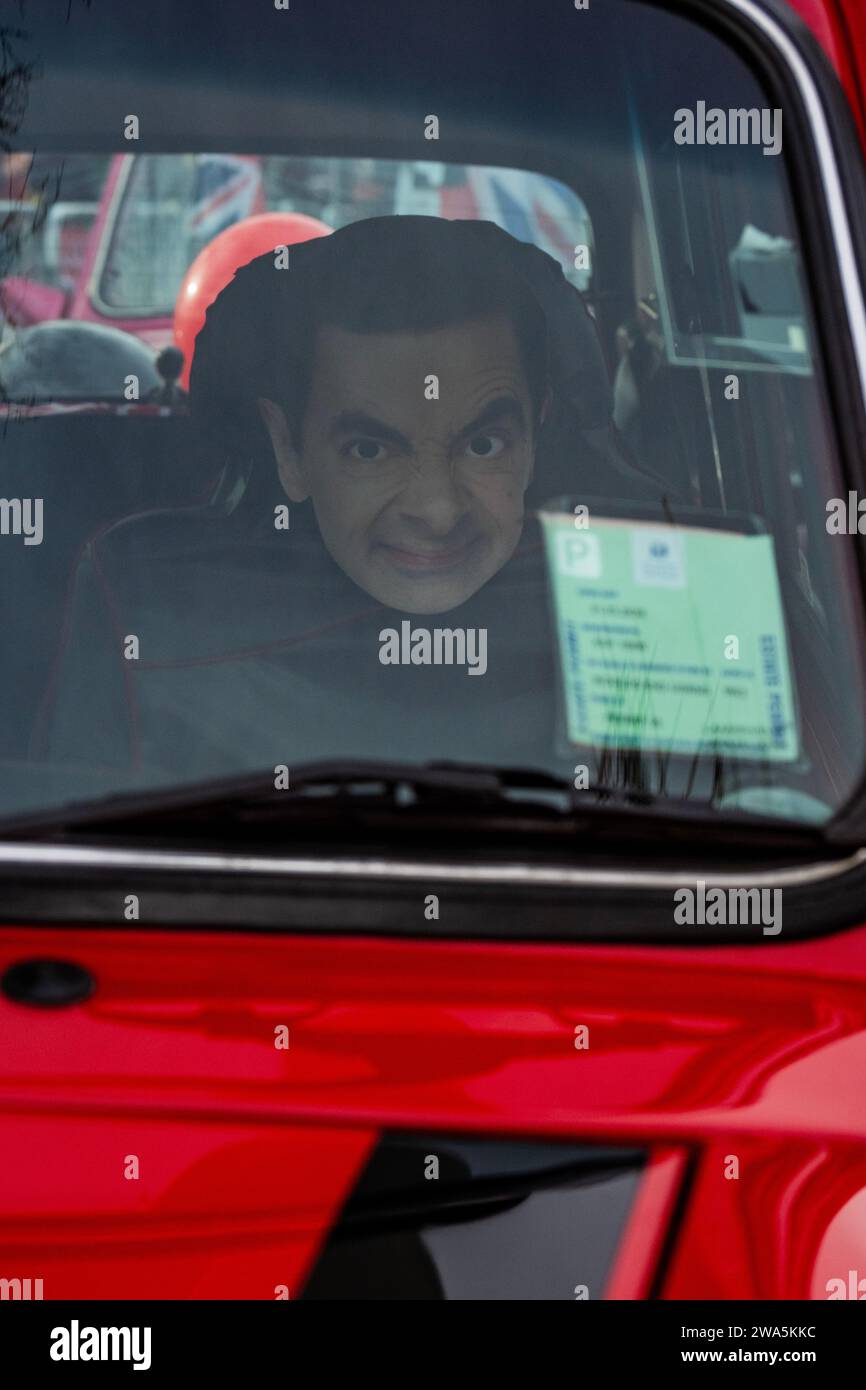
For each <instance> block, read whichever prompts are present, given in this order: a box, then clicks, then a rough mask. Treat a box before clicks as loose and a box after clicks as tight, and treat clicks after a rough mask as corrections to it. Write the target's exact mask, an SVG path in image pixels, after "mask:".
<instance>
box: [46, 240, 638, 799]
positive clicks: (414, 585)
mask: <svg viewBox="0 0 866 1390" xmlns="http://www.w3.org/2000/svg"><path fill="white" fill-rule="evenodd" d="M284 261H285V258H284V257H281V256H279V255H276V256H275V255H267V256H264V257H259V258H257V259H256V260H254V261H253V262H251V263H250V264H249V265H247V266H245V267H244V268H243V269H241V270H240V271H238V272H237V274H236V275H235V277H234V279H233V280H232V282H231V283H230V285H229V286H228V287H227V288H226V289H224V290H223V292H222V293H221V294H220V295H219V296H218V297H217V299H216V301H215V302H214V303H213V304H212V305H211V306H210V308H209V309H208V312H207V317H206V321H205V326H204V328H203V329H202V331H201V332H200V334H199V336H198V339H197V342H196V349H195V356H194V359H193V365H192V372H191V377H190V403H191V408H192V411H193V416H194V420H195V422H196V425H197V428H198V432H199V436H200V440H201V444H202V447H203V448H204V449H206V450H208V451H209V452H210V454H211V455H212V457H213V459H214V461H215V462H221V463H223V464H224V473H225V476H224V479H223V484H222V486H221V488H220V490H219V494H218V498H217V500H216V501H215V502H214V503H212V504H211V505H209V506H207V507H205V508H192V509H186V510H185V511H183V510H179V511H177V512H174V513H155V514H150V515H144V516H142V517H137V518H131V519H129V520H126V521H124V522H122V523H120V524H119V525H117V526H115V527H113V528H112V529H111V530H109V531H108V532H107V533H105V534H104V535H103V536H101V537H100V538H99V539H98V541H97V542H96V544H95V546H94V547H92V549H91V553H90V555H89V556H88V557H87V558H86V560H85V562H84V564H83V565H82V566H81V568H80V571H79V575H78V579H77V584H76V593H75V596H74V599H73V604H72V607H73V613H72V616H71V618H70V621H69V622H68V623H67V629H66V630H67V634H68V638H67V651H66V657H65V660H64V663H63V664H62V672H61V675H60V679H59V681H58V688H59V689H60V690H61V693H63V692H65V699H64V700H60V701H59V702H58V708H57V711H56V715H55V717H54V718H53V720H52V735H51V743H52V746H53V747H54V748H55V750H57V751H60V750H61V749H65V750H66V751H67V752H77V753H78V754H79V756H82V755H83V756H86V757H88V758H89V757H92V756H93V748H94V746H95V747H97V748H98V749H99V755H100V758H101V759H102V760H103V761H108V762H115V761H117V760H118V759H121V760H130V761H133V762H136V763H138V764H139V765H140V766H141V767H142V768H144V769H146V768H148V767H151V766H152V767H160V768H170V769H171V772H172V775H173V776H175V777H181V776H189V777H194V776H207V775H212V776H213V775H218V774H219V773H221V772H225V771H229V770H235V769H240V768H252V767H256V766H267V765H269V764H271V765H273V764H275V763H284V762H291V761H292V760H298V759H305V760H308V759H310V758H314V757H346V756H354V757H358V756H368V757H382V756H393V757H401V756H402V757H406V758H411V759H415V758H420V759H422V760H429V759H431V758H435V757H441V758H455V759H456V758H461V759H468V760H470V761H477V760H479V759H483V758H484V757H485V756H488V757H490V758H492V759H494V760H496V761H498V762H501V761H502V753H503V747H507V748H508V749H509V750H510V752H511V754H512V755H513V760H514V762H515V763H520V762H523V763H544V762H545V761H546V760H549V759H550V756H551V748H552V740H553V729H554V725H555V700H556V696H555V692H556V688H557V680H556V657H555V638H554V635H553V632H552V626H551V623H550V619H549V593H548V586H547V580H546V574H545V566H544V556H543V545H542V541H541V537H540V535H539V534H538V529H537V525H536V523H534V522H533V521H532V520H531V519H530V518H528V517H527V510H526V497H527V495H528V492H529V490H530V488H531V487H532V486H533V481H534V485H535V487H536V489H537V492H538V494H539V495H540V496H541V497H547V496H550V495H551V494H553V493H556V492H559V493H562V492H564V491H566V490H570V491H572V492H577V491H582V490H586V491H589V492H593V491H594V492H596V493H598V492H599V491H604V492H606V493H607V494H608V495H612V494H615V493H616V492H617V491H619V493H620V495H621V496H624V497H628V496H629V495H631V496H638V497H641V496H648V495H649V496H656V497H657V496H658V491H657V489H655V490H654V489H653V486H652V484H649V483H647V481H646V480H642V481H641V480H638V479H635V478H634V477H630V476H629V475H628V474H627V472H623V473H622V475H616V472H615V470H611V469H610V468H609V467H608V468H607V472H606V477H605V481H604V484H603V485H602V487H599V484H598V482H597V480H593V478H592V473H591V465H590V458H591V452H592V451H591V450H590V449H589V447H588V445H587V444H586V442H585V437H584V433H583V430H584V429H585V427H587V426H588V425H593V424H594V425H596V426H601V427H602V428H603V426H604V425H605V423H608V424H609V411H610V400H609V392H608V388H607V383H606V379H605V375H604V367H603V363H602V362H601V359H600V354H599V351H598V347H597V345H596V342H595V334H594V328H593V325H592V323H591V321H590V320H589V318H588V315H587V313H586V310H585V308H584V306H583V303H582V300H581V299H580V296H579V295H578V294H577V291H576V290H574V289H573V288H572V287H571V286H570V285H569V284H568V283H567V281H566V280H565V278H564V276H563V274H562V271H561V270H560V268H559V266H558V264H557V263H556V262H554V261H552V260H551V258H549V257H548V256H546V255H545V254H544V253H543V252H540V251H538V250H537V249H536V248H534V247H531V246H527V245H523V244H522V243H519V242H516V241H514V239H513V238H511V237H509V236H508V235H507V234H506V233H504V232H502V231H500V230H499V229H498V228H496V227H493V226H492V225H491V224H484V223H471V222H464V223H452V222H446V221H444V220H441V219H436V218H415V217H392V218H377V219H370V220H369V221H365V222H361V223H355V224H352V225H350V226H348V227H345V228H343V229H342V230H340V231H338V232H336V233H334V234H333V235H332V236H329V237H323V238H321V239H319V240H317V241H313V242H308V243H305V244H304V245H302V246H298V247H294V246H293V247H292V248H291V249H290V255H289V263H288V265H285V264H284ZM281 262H282V264H281ZM593 353H594V354H595V356H594V357H593ZM557 470H558V471H557ZM539 474H541V475H542V476H541V478H540V479H539ZM629 489H631V492H629ZM641 489H642V491H641ZM287 507H288V509H289V517H288V525H286V520H285V515H284V514H285V510H286V508H287ZM439 615H441V619H440V617H439ZM407 629H408V632H407ZM455 633H456V634H457V637H456V638H455V637H454V634H455ZM388 634H391V636H390V637H389V636H388ZM443 634H447V635H448V636H447V640H446V641H445V642H444V644H443V643H440V644H439V645H438V646H437V641H438V638H439V637H440V636H442V635H443ZM461 634H462V637H461V636H460V635H461ZM395 636H397V637H398V638H399V640H398V642H397V648H398V652H397V655H396V656H395V654H394V641H393V638H394V637H395ZM127 638H134V639H135V641H134V643H133V644H132V645H131V647H130V644H129V643H128V642H126V639H127ZM407 644H408V645H407ZM449 651H450V652H451V653H452V657H453V659H451V660H449V657H448V652H449ZM437 652H438V653H439V657H440V658H441V659H437ZM443 653H444V655H443ZM461 653H462V656H461ZM76 668H77V670H76ZM470 674H476V675H483V676H484V679H483V680H472V679H467V676H468V675H470ZM70 695H71V698H70ZM64 705H65V709H64Z"/></svg>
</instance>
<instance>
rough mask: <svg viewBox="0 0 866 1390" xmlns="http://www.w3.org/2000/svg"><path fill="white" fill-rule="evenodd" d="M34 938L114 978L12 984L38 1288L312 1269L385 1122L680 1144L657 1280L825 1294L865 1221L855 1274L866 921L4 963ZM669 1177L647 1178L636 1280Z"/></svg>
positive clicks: (8, 1150) (10, 1217)
mask: <svg viewBox="0 0 866 1390" xmlns="http://www.w3.org/2000/svg"><path fill="white" fill-rule="evenodd" d="M527 929H528V930H529V929H530V926H529V925H528V928H527ZM33 955H50V956H63V957H65V958H71V959H73V960H75V961H77V962H78V963H80V964H82V965H84V966H86V967H87V968H88V969H89V970H91V971H92V972H93V974H94V976H95V977H96V980H97V982H98V986H97V990H96V992H95V994H94V995H93V997H92V998H91V999H90V1000H89V1001H88V1002H86V1003H84V1004H81V1005H78V1006H75V1007H73V1008H70V1009H62V1010H58V1011H40V1010H35V1009H32V1008H28V1007H25V1006H23V1005H16V1004H12V1003H10V1002H8V1001H5V1000H4V1001H3V1002H2V1003H0V1036H2V1038H3V1066H2V1069H0V1116H2V1117H3V1118H2V1128H3V1130H4V1134H3V1137H2V1140H0V1153H2V1155H3V1158H2V1166H3V1175H2V1182H0V1231H2V1236H0V1262H2V1264H3V1267H4V1269H3V1271H2V1272H6V1273H7V1277H10V1276H11V1275H14V1274H19V1275H20V1277H26V1276H27V1275H28V1274H31V1275H32V1276H33V1277H41V1278H43V1279H45V1280H46V1296H47V1297H51V1296H54V1297H61V1296H64V1295H67V1294H68V1295H76V1296H79V1295H82V1296H83V1295H85V1294H87V1295H90V1296H96V1294H97V1293H99V1292H101V1293H103V1294H104V1293H108V1292H110V1290H111V1287H113V1286H114V1281H115V1280H116V1278H118V1277H119V1275H118V1271H120V1270H122V1280H123V1289H124V1296H128V1297H130V1298H133V1297H145V1296H148V1295H152V1293H153V1291H154V1290H159V1289H162V1290H163V1291H164V1293H165V1295H166V1296H175V1297H195V1296H206V1297H218V1296H222V1297H233V1298H234V1297H249V1298H256V1297H273V1294H272V1293H268V1292H267V1290H265V1292H263V1291H262V1290H263V1286H264V1285H267V1287H268V1288H269V1287H270V1283H269V1281H270V1280H271V1279H272V1278H273V1282H274V1284H277V1283H286V1284H288V1285H289V1287H290V1288H292V1287H295V1286H296V1285H297V1281H298V1278H299V1277H300V1271H301V1270H302V1269H303V1268H304V1267H305V1265H306V1262H307V1261H308V1260H309V1259H310V1258H311V1256H312V1253H313V1251H314V1249H315V1247H316V1245H317V1243H318V1241H320V1240H321V1238H322V1236H323V1234H324V1232H325V1230H326V1228H327V1226H328V1224H329V1222H330V1221H331V1220H332V1218H333V1214H334V1212H335V1210H336V1208H337V1206H338V1204H339V1202H340V1200H341V1198H342V1196H343V1195H344V1193H345V1191H346V1189H347V1187H348V1186H349V1185H351V1182H352V1179H353V1177H354V1175H355V1174H356V1173H357V1171H358V1168H359V1166H360V1165H361V1163H362V1162H363V1160H364V1157H365V1155H366V1153H367V1151H368V1146H369V1144H370V1142H371V1140H372V1137H373V1136H374V1135H375V1134H376V1133H377V1132H378V1131H379V1130H381V1128H383V1127H385V1126H388V1127H413V1128H423V1129H443V1130H448V1129H450V1130H463V1131H475V1132H483V1133H486V1134H496V1133H503V1134H514V1133H521V1134H526V1135H560V1136H563V1137H565V1136H568V1137H570V1138H575V1137H580V1138H587V1139H591V1138H593V1137H595V1138H597V1139H599V1140H622V1141H626V1142H629V1143H631V1142H634V1141H639V1142H642V1143H647V1144H649V1145H650V1146H651V1147H654V1148H657V1149H663V1150H667V1151H669V1150H670V1149H671V1148H672V1147H673V1148H676V1149H680V1150H687V1151H689V1152H691V1153H692V1154H693V1155H694V1156H695V1158H696V1162H697V1177H696V1182H695V1186H694V1189H693V1191H692V1194H691V1198H690V1200H689V1202H688V1203H687V1205H686V1209H685V1217H684V1222H683V1226H682V1231H681V1239H680V1240H679V1242H678V1246H677V1251H676V1255H675V1258H674V1260H673V1262H672V1264H671V1266H670V1271H669V1274H668V1277H667V1280H666V1282H665V1284H664V1289H663V1292H664V1294H665V1295H666V1296H669V1297H686V1298H688V1297H694V1298H697V1297H707V1296H712V1295H715V1296H719V1297H729V1298H732V1297H738V1298H778V1297H809V1296H813V1288H814V1286H815V1283H816V1280H817V1279H818V1278H819V1276H820V1277H821V1279H822V1281H823V1280H825V1279H826V1278H830V1277H834V1276H833V1272H832V1271H830V1272H827V1273H825V1272H824V1269H825V1266H826V1265H827V1261H828V1260H830V1262H831V1263H832V1261H833V1260H834V1259H836V1258H839V1256H838V1251H839V1250H846V1249H848V1248H849V1247H850V1248H851V1250H852V1253H851V1256H850V1258H851V1259H852V1260H855V1259H859V1262H860V1265H861V1266H864V1268H863V1273H864V1275H866V1247H864V1245H863V1242H862V1239H861V1238H860V1237H858V1236H857V1235H856V1231H857V1230H859V1231H860V1234H861V1237H862V1217H858V1216H857V1209H856V1204H855V1208H852V1207H851V1203H852V1199H854V1198H855V1197H856V1196H857V1194H858V1193H862V1192H866V928H861V929H859V930H857V931H852V932H846V933H844V934H842V935H839V936H835V937H832V938H828V939H824V940H820V941H815V942H811V943H801V944H791V945H784V944H781V943H768V944H766V945H760V946H757V947H754V948H751V949H746V948H729V949H726V948H724V947H716V948H711V949H706V948H700V947H695V948H693V949H691V950H689V949H685V948H682V949H681V948H677V949H673V948H661V949H659V948H636V947H634V948H623V947H619V948H610V949H604V948H601V947H595V946H593V947H589V946H581V947H577V946H576V947H551V946H545V947H532V946H511V945H508V946H506V945H501V946H499V945H486V944H457V943H436V944H432V943H423V942H408V941H394V940H377V939H370V940H358V939H350V938H345V939H339V938H330V939H327V938H323V937H317V938H303V937H290V936H286V937H279V936H276V935H270V934H249V935H241V934H233V933H226V934H222V933H220V934H213V935H212V936H211V935H208V934H206V933H205V934H202V933H191V932H176V933H174V932H151V931H146V930H140V929H136V930H132V931H129V932H124V931H89V930H79V929H74V930H67V931H64V930H59V929H31V930H27V929H24V928H22V929H11V928H7V929H4V930H2V931H0V971H2V970H4V969H5V968H6V967H7V966H8V965H10V964H12V963H14V962H15V961H18V960H21V959H24V958H27V957H30V956H33ZM278 1024H287V1025H288V1027H289V1029H290V1039H291V1045H290V1047H289V1049H288V1050H287V1051H277V1050H276V1049H275V1047H274V1029H275V1027H276V1026H277V1025H278ZM577 1024H587V1025H588V1026H589V1029H590V1047H589V1049H588V1050H587V1051H576V1050H575V1048H574V1028H575V1025H577ZM128 1154H135V1155H137V1156H138V1158H139V1162H140V1165H141V1172H142V1177H141V1179H140V1180H138V1181H128V1180H126V1179H125V1178H124V1177H123V1164H124V1161H125V1157H126V1155H128ZM729 1155H735V1156H738V1158H739V1163H740V1175H739V1177H738V1178H736V1179H730V1178H727V1177H725V1171H724V1170H725V1163H726V1161H727V1158H728V1156H729ZM671 1196H672V1192H671V1190H668V1191H667V1193H666V1195H664V1194H663V1196H662V1197H661V1198H658V1197H657V1198H656V1199H654V1200H648V1199H644V1202H645V1212H648V1213H650V1217H651V1218H652V1219H654V1220H655V1221H656V1225H657V1229H656V1230H655V1231H654V1232H653V1231H652V1230H650V1229H645V1230H644V1232H643V1236H642V1238H641V1240H639V1241H637V1242H636V1244H635V1243H634V1242H633V1249H634V1254H633V1256H632V1260H633V1267H632V1268H629V1267H627V1266H623V1265H622V1263H620V1267H618V1269H617V1271H616V1281H615V1282H614V1284H613V1285H612V1287H613V1288H614V1289H616V1288H617V1287H618V1288H619V1289H620V1296H639V1293H640V1292H641V1291H642V1290H645V1288H646V1285H647V1280H648V1271H649V1266H650V1265H651V1263H652V1258H653V1252H657V1250H658V1248H659V1243H660V1239H661V1235H662V1233H663V1231H664V1229H665V1226H666V1224H667V1221H668V1219H669V1216H670V1212H671V1209H672V1208H671V1200H670V1199H671ZM846 1208H847V1215H846ZM860 1210H862V1199H861V1207H860ZM852 1211H853V1215H852ZM653 1213H655V1215H654V1217H653V1216H652V1214H653ZM858 1220H859V1226H858V1225H857V1222H858ZM834 1223H835V1225H834ZM849 1228H850V1230H851V1231H853V1232H855V1234H853V1235H849V1236H846V1231H847V1230H848V1229H849ZM831 1230H832V1231H834V1232H835V1234H834V1240H835V1242H836V1246H835V1249H836V1251H837V1254H835V1255H834V1253H833V1249H831V1250H830V1253H829V1254H828V1253H827V1246H826V1242H827V1239H828V1232H830V1231H831ZM858 1239H860V1243H859V1245H858V1244H857V1241H858ZM846 1240H847V1244H846ZM627 1244H628V1242H626V1247H627ZM115 1247H116V1251H117V1256H116V1258H115V1254H113V1253H111V1252H112V1251H113V1250H114V1249H115ZM647 1250H649V1254H648V1253H647ZM858 1250H859V1254H858V1253H857V1252H858ZM263 1251H267V1259H266V1260H265V1264H264V1266H263V1265H262V1263H261V1260H262V1259H264V1255H263V1254H262V1252H263ZM822 1252H823V1253H822ZM25 1257H26V1258H25ZM844 1258H847V1256H845V1257H844ZM822 1260H823V1264H822V1263H821V1261H822ZM22 1262H24V1263H25V1264H26V1265H27V1268H21V1270H20V1271H19V1270H18V1265H19V1264H21V1263H22ZM11 1266H14V1268H11ZM31 1266H33V1268H32V1269H31ZM263 1270H264V1271H265V1272H263ZM278 1270H283V1271H285V1274H284V1277H283V1278H277V1275H276V1273H275V1271H278ZM846 1272H847V1266H846V1271H842V1274H843V1275H844V1273H846ZM49 1279H50V1287H49V1283H48V1280H49ZM202 1281H204V1282H202ZM628 1288H632V1289H633V1290H634V1292H632V1293H630V1294H625V1293H624V1292H623V1290H625V1289H628ZM204 1290H206V1292H203V1291H204ZM169 1291H171V1292H170V1293H169Z"/></svg>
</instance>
